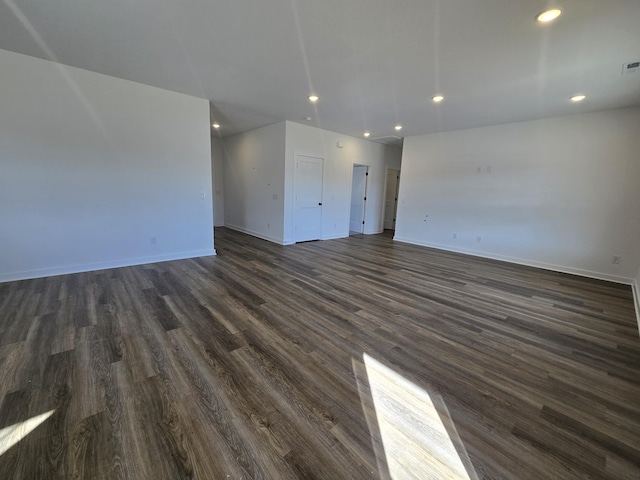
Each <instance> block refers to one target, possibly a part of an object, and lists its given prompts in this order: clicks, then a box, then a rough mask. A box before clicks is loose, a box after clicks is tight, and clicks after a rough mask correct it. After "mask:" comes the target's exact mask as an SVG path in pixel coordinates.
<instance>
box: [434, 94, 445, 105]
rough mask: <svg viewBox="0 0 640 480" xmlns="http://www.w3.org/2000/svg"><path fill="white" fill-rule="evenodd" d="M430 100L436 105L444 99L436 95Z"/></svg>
mask: <svg viewBox="0 0 640 480" xmlns="http://www.w3.org/2000/svg"><path fill="white" fill-rule="evenodd" d="M431 100H433V101H434V102H436V103H440V102H441V101H442V100H444V97H443V96H442V95H436V96H435V97H433V98H431Z"/></svg>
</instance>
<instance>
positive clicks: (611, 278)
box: [393, 236, 633, 285]
mask: <svg viewBox="0 0 640 480" xmlns="http://www.w3.org/2000/svg"><path fill="white" fill-rule="evenodd" d="M393 240H394V241H397V242H402V243H410V244H413V245H420V246H423V247H430V248H436V249H438V250H445V251H447V252H455V253H464V254H466V255H473V256H474V257H482V258H490V259H492V260H501V261H503V262H509V263H515V264H518V265H526V266H528V267H536V268H543V269H545V270H552V271H554V272H560V273H570V274H572V275H579V276H581V277H588V278H594V279H597V280H606V281H608V282H614V283H623V284H625V285H632V284H633V279H631V278H627V277H620V276H618V275H610V274H608V273H600V272H593V271H591V270H582V269H580V268H572V267H566V266H564V265H555V264H552V263H544V262H537V261H535V260H527V259H524V258H517V257H508V256H505V255H495V254H490V253H486V252H479V251H477V250H468V249H465V248H455V249H454V248H451V247H449V246H445V245H438V244H433V243H427V242H421V241H419V240H413V239H409V238H402V237H398V236H395V237H393Z"/></svg>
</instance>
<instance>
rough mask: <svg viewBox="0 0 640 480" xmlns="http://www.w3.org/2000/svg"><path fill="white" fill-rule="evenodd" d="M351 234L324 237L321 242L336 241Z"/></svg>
mask: <svg viewBox="0 0 640 480" xmlns="http://www.w3.org/2000/svg"><path fill="white" fill-rule="evenodd" d="M348 236H349V234H346V235H345V234H344V233H338V234H336V235H327V236H326V237H322V238H321V239H320V240H336V239H338V238H347V237H348Z"/></svg>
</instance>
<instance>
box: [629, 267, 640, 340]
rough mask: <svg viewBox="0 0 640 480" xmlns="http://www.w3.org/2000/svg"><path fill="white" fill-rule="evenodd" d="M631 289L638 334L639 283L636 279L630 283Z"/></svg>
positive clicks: (639, 330) (639, 326)
mask: <svg viewBox="0 0 640 480" xmlns="http://www.w3.org/2000/svg"><path fill="white" fill-rule="evenodd" d="M631 291H633V305H634V306H635V307H636V320H637V321H638V333H639V334H640V284H638V279H635V280H634V281H633V283H632V284H631Z"/></svg>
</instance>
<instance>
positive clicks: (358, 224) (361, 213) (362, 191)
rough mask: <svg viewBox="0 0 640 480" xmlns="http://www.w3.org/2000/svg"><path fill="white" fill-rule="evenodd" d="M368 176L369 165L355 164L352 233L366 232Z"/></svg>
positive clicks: (352, 194) (350, 219) (350, 229)
mask: <svg viewBox="0 0 640 480" xmlns="http://www.w3.org/2000/svg"><path fill="white" fill-rule="evenodd" d="M368 178H369V166H368V165H358V164H354V165H353V176H352V178H351V214H350V216H349V233H350V234H351V233H364V226H365V213H366V206H367V180H368Z"/></svg>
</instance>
